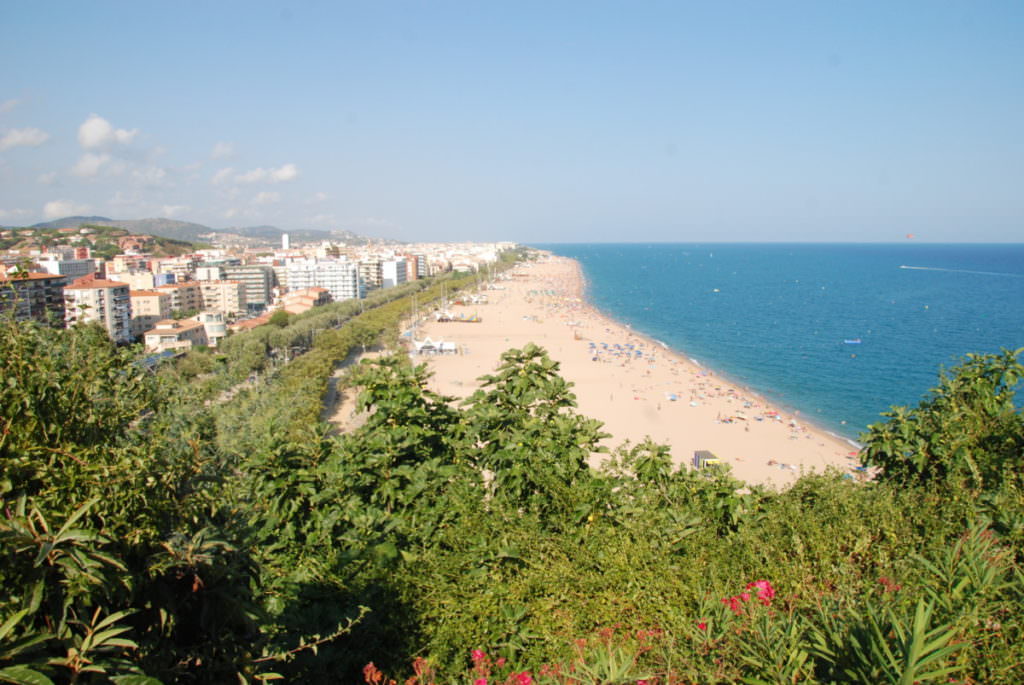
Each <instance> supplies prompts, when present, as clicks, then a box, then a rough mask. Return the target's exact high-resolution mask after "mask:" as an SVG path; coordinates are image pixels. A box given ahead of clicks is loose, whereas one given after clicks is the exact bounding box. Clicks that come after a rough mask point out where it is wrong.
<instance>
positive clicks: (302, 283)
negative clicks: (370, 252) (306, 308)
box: [288, 260, 365, 302]
mask: <svg viewBox="0 0 1024 685" xmlns="http://www.w3.org/2000/svg"><path fill="white" fill-rule="evenodd" d="M305 288H326V289H327V291H328V292H330V293H331V299H333V300H334V301H335V302H338V301H340V300H352V299H361V298H362V297H363V296H364V295H365V293H364V288H363V282H362V279H360V278H359V265H358V264H355V263H353V262H341V261H337V260H322V261H317V262H311V261H306V262H292V263H291V264H289V265H288V291H289V292H292V291H294V290H303V289H305Z"/></svg>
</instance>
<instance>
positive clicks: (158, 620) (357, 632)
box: [0, 301, 1024, 683]
mask: <svg viewBox="0 0 1024 685" xmlns="http://www.w3.org/2000/svg"><path fill="white" fill-rule="evenodd" d="M403 306H404V305H402V304H400V303H399V302H397V301H396V302H395V303H393V308H392V309H388V307H392V304H388V303H384V304H382V305H381V307H380V308H378V309H377V310H374V311H376V312H377V314H374V315H373V316H371V317H370V318H367V319H362V321H363V325H365V326H369V327H370V329H371V330H375V331H377V332H382V331H385V330H387V329H388V328H389V326H391V325H393V323H391V322H393V321H394V320H396V318H397V317H399V316H401V314H402V307H403ZM364 316H365V315H364ZM374 316H376V317H381V318H379V319H375V318H373V317H374ZM359 319H360V317H355V316H353V317H352V318H351V320H349V319H346V320H345V321H344V322H343V323H340V327H339V328H337V329H336V330H335V329H331V330H329V331H325V332H321V333H320V334H319V335H317V336H315V340H314V339H313V336H312V335H310V336H309V339H310V344H311V345H312V350H311V351H310V352H308V353H307V354H305V355H303V356H301V357H299V359H298V360H296V361H293V362H291V363H290V364H288V365H287V366H285V367H283V368H281V369H280V370H278V371H277V372H275V373H272V374H269V381H267V382H264V383H261V384H257V385H255V386H253V387H251V388H248V389H246V390H244V391H242V392H239V393H237V395H235V396H233V397H231V398H229V399H226V400H224V401H222V402H209V403H207V402H206V400H208V399H209V398H210V397H211V396H210V394H209V393H206V392H203V393H199V394H198V396H197V397H195V398H190V397H189V396H188V394H187V393H185V392H184V391H185V387H186V386H182V385H180V384H178V383H177V382H176V381H175V382H169V381H168V379H167V377H160V378H153V377H151V376H149V375H147V374H146V373H145V372H142V371H141V369H140V368H139V367H137V366H136V365H135V364H134V363H133V361H132V360H131V359H130V357H129V356H128V355H127V354H126V353H124V352H122V351H117V350H116V349H114V348H113V347H111V346H110V345H109V342H107V341H106V339H105V338H104V337H103V336H102V334H100V333H98V332H97V331H96V330H95V329H90V328H88V327H81V328H74V329H71V330H68V331H64V332H60V333H58V334H54V333H53V332H52V331H44V330H43V329H39V328H36V327H33V326H16V325H14V324H13V322H0V355H2V357H0V358H3V359H4V367H3V375H4V377H3V379H2V383H0V409H2V412H0V417H2V418H0V421H2V424H0V462H2V464H3V479H2V481H0V490H2V492H0V495H2V498H3V502H2V505H3V509H2V512H3V513H2V515H0V541H2V556H0V583H2V587H3V588H4V590H3V593H2V595H0V682H34V683H46V682H105V681H108V680H113V681H114V682H121V683H150V682H158V681H164V682H228V681H231V680H235V681H238V680H239V679H241V680H243V681H246V682H251V681H255V680H269V679H275V678H278V677H283V678H285V679H287V680H289V681H297V682H339V681H340V682H356V681H358V680H365V681H367V682H371V683H378V682H384V681H386V680H387V678H386V676H385V675H384V673H385V672H391V673H396V674H398V675H399V676H400V677H401V678H403V679H404V678H405V677H407V676H411V677H412V678H413V679H414V680H413V682H422V683H426V682H438V683H441V682H473V681H474V680H478V679H480V678H485V679H487V680H488V682H492V683H493V682H514V683H523V682H538V683H577V682H588V683H590V682H603V683H619V682H637V681H647V682H650V683H653V682H659V683H668V682H737V681H746V682H784V681H788V682H796V681H815V682H893V683H901V682H907V683H910V682H929V681H936V682H938V681H947V680H948V679H950V678H953V679H959V680H960V681H961V682H995V683H998V682H1007V683H1009V682H1015V681H1017V680H1018V679H1019V672H1020V668H1021V664H1022V663H1024V651H1022V650H1024V647H1022V645H1024V639H1022V638H1024V635H1022V632H1024V625H1022V617H1021V614H1020V611H1019V607H1020V606H1021V603H1022V602H1024V576H1022V572H1021V566H1020V564H1021V561H1022V560H1021V553H1020V549H1021V545H1020V540H1021V522H1022V521H1024V506H1022V503H1021V492H1020V481H1019V480H1018V479H1017V478H1015V477H1013V475H1012V473H1011V472H1019V470H1020V466H1021V463H1020V459H1021V456H1020V455H1021V451H1020V445H1021V444H1022V443H1021V423H1020V420H1021V417H1020V411H1019V410H1016V409H1014V408H1013V396H1012V391H1013V387H1014V385H1015V384H1016V382H1017V378H1018V377H1019V374H1020V368H1019V365H1018V363H1017V355H1014V354H1009V353H1007V354H1004V355H1001V356H999V355H993V356H985V357H973V358H970V359H968V361H967V363H966V365H965V366H964V367H962V368H961V369H957V370H953V371H951V372H950V373H949V374H947V375H946V376H945V377H944V379H943V381H942V384H941V386H940V388H939V389H938V390H937V391H936V393H935V394H934V395H933V396H932V397H931V398H929V399H926V400H925V401H924V402H923V403H922V405H921V406H920V407H919V408H918V409H916V410H914V411H913V412H906V411H905V410H897V411H896V412H895V413H894V416H891V417H889V418H890V421H888V422H886V423H884V424H881V425H880V426H875V427H873V428H872V432H871V433H869V434H868V435H867V436H866V442H867V448H866V451H865V455H866V457H865V458H866V459H867V460H868V461H869V463H871V464H873V465H876V466H878V467H879V468H880V469H881V477H880V478H879V479H878V480H877V481H876V482H873V483H868V484H857V483H854V482H851V481H848V480H844V479H843V478H841V476H840V475H839V474H827V475H818V476H808V477H804V478H802V479H801V480H800V481H799V482H798V483H796V484H795V485H794V486H793V487H791V488H790V489H788V490H786V491H784V492H773V491H768V490H763V489H760V488H754V489H752V490H750V491H747V490H741V489H740V485H741V484H740V483H738V482H736V481H735V480H734V479H732V478H731V477H730V476H729V475H728V473H726V472H723V471H714V470H712V471H702V472H692V471H689V470H687V469H685V468H683V469H675V468H673V465H672V464H673V460H672V458H671V455H670V454H669V453H668V450H667V449H666V448H665V447H663V446H660V445H657V444H654V443H652V442H650V441H647V442H644V443H642V444H639V445H625V446H622V447H620V448H619V449H617V450H615V451H613V453H612V454H610V455H609V456H608V459H607V460H606V461H605V463H604V465H603V466H602V467H601V468H600V469H592V468H589V467H587V466H586V458H587V456H588V454H589V453H590V452H591V451H593V448H594V447H596V445H597V441H598V440H599V439H600V437H601V435H602V434H601V432H600V426H599V425H598V424H597V423H596V422H593V421H591V420H589V419H586V418H585V417H582V416H579V415H578V414H577V413H576V412H575V398H574V397H573V395H572V392H571V384H569V383H566V382H565V381H564V380H563V379H561V377H560V376H559V375H558V365H557V364H556V363H554V362H552V361H551V360H550V359H549V358H548V357H547V355H546V354H545V353H544V351H543V350H541V349H539V348H536V347H533V346H529V347H527V348H524V349H523V350H512V351H509V352H507V353H506V354H505V355H503V357H502V359H501V365H500V367H499V368H498V370H497V371H496V372H495V373H494V374H491V375H489V376H486V377H484V378H483V379H481V380H482V387H481V388H480V390H479V391H478V392H477V393H476V394H475V395H473V396H472V397H471V398H470V399H469V400H468V401H466V402H465V403H462V404H461V405H455V404H454V403H452V402H451V401H450V398H446V397H441V396H438V395H436V394H434V393H432V392H431V391H429V390H428V389H427V387H426V374H425V371H424V369H423V368H414V367H412V366H411V365H409V364H408V361H407V360H405V359H401V358H397V357H396V358H390V359H385V360H383V361H382V362H380V363H378V364H373V365H363V366H362V367H361V368H360V369H359V371H358V372H357V373H356V374H354V375H353V378H352V380H351V382H352V383H353V384H355V385H357V386H359V387H360V388H362V390H363V393H362V396H361V400H360V401H361V406H362V408H363V409H365V410H366V411H367V412H369V413H368V418H367V421H366V423H365V425H364V426H363V427H362V428H360V429H359V430H357V431H354V432H352V433H350V434H347V435H342V436H337V435H333V434H331V433H330V432H329V431H328V430H327V429H326V427H325V426H323V425H322V424H320V423H319V403H320V401H321V397H322V394H323V392H324V388H325V387H326V383H327V377H328V376H329V375H330V374H331V373H332V372H333V370H334V366H335V364H336V363H337V361H339V360H340V359H343V358H345V357H346V356H347V355H348V352H349V350H350V349H351V348H352V347H353V346H354V345H358V344H360V343H359V342H358V340H359V337H360V336H359V335H357V333H356V332H355V331H354V329H353V328H350V326H353V325H354V324H355V323H356V321H358V320H359ZM294 323H296V322H292V324H289V325H293V324H294ZM272 328H274V329H276V330H277V331H279V332H283V333H284V334H285V335H289V334H288V333H287V331H288V327H287V326H286V327H285V328H281V329H278V328H277V327H272ZM242 343H244V340H241V341H239V343H236V344H239V345H241V344H242ZM261 354H266V349H264V351H263V352H262V353H261ZM83 360H90V363H89V364H84V363H83ZM246 373H249V371H246ZM239 377H241V378H244V376H242V375H241V374H239ZM901 412H902V413H901ZM69 417H73V419H72V418H69ZM957 426H961V427H964V428H969V429H970V430H969V431H968V432H969V435H967V436H964V435H960V433H958V431H957ZM952 441H960V442H957V445H956V448H955V449H947V446H948V443H950V442H952ZM924 450H928V451H927V455H926V456H927V458H922V455H923V454H924V452H923V451H924ZM965 455H968V456H969V457H970V463H961V461H962V460H963V459H964V458H965ZM972 464H973V465H972ZM940 466H941V468H939V467H940ZM1000 474H1010V475H1005V477H1004V476H1002V475H1000ZM414 655H416V656H418V657H420V659H419V660H417V661H416V662H415V663H414V664H413V665H412V666H411V668H412V669H413V670H412V671H408V670H406V669H408V668H410V663H411V662H412V657H413V656H414ZM369 662H373V664H376V665H374V666H372V668H371V667H367V664H368V663H369ZM364 669H365V670H364ZM439 674H440V675H439Z"/></svg>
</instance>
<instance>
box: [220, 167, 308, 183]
mask: <svg viewBox="0 0 1024 685" xmlns="http://www.w3.org/2000/svg"><path fill="white" fill-rule="evenodd" d="M298 175H299V168H298V167H297V166H295V165H294V164H291V163H288V164H285V165H283V166H281V167H279V168H277V169H264V168H263V167H256V168H255V169H252V170H250V171H247V172H245V173H244V174H239V175H238V176H235V181H236V182H237V183H258V182H259V181H269V182H271V183H280V182H283V181H291V180H292V179H294V178H295V177H296V176H298Z"/></svg>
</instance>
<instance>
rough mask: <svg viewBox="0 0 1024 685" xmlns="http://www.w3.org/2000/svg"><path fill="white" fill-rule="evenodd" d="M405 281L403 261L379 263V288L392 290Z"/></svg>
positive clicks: (395, 260) (393, 260) (394, 260)
mask: <svg viewBox="0 0 1024 685" xmlns="http://www.w3.org/2000/svg"><path fill="white" fill-rule="evenodd" d="M406 279H407V273H406V266H405V260H404V259H392V260H388V261H383V262H381V263H380V287H382V288H394V287H395V286H397V285H402V284H403V283H405V282H406Z"/></svg>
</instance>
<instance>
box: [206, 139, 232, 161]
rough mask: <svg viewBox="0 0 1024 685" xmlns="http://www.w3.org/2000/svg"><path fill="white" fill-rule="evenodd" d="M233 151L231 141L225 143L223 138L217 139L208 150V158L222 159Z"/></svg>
mask: <svg viewBox="0 0 1024 685" xmlns="http://www.w3.org/2000/svg"><path fill="white" fill-rule="evenodd" d="M234 152H235V147H234V146H233V145H232V144H231V143H225V142H224V141H223V140H220V141H217V143H216V144H215V145H214V146H213V150H211V151H210V159H224V158H225V157H230V156H231V155H233V154H234Z"/></svg>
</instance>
